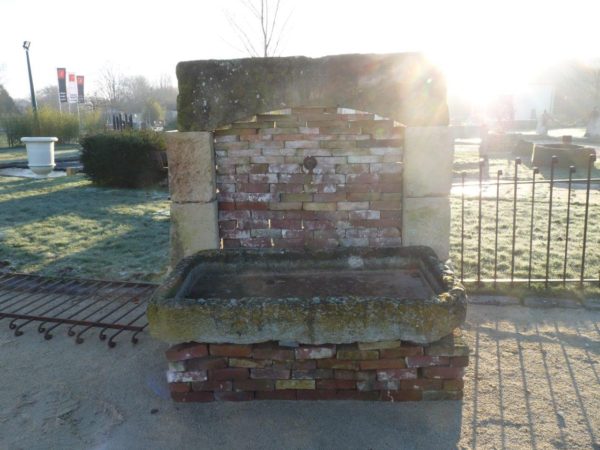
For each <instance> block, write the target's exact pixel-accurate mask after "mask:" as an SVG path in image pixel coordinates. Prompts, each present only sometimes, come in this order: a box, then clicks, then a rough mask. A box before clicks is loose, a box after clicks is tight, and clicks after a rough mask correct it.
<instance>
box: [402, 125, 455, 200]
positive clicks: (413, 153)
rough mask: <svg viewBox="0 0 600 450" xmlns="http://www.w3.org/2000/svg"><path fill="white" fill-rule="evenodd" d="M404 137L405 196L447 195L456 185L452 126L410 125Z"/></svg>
mask: <svg viewBox="0 0 600 450" xmlns="http://www.w3.org/2000/svg"><path fill="white" fill-rule="evenodd" d="M405 133H406V134H405V141H404V169H403V182H404V196H405V197H438V196H441V197H444V196H448V195H449V194H450V188H451V187H452V162H453V159H454V150H453V148H454V146H453V142H452V133H451V132H450V129H449V128H448V127H408V128H406V131H405Z"/></svg>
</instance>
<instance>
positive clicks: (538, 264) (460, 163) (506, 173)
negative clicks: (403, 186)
mask: <svg viewBox="0 0 600 450" xmlns="http://www.w3.org/2000/svg"><path fill="white" fill-rule="evenodd" d="M477 161H478V152H477V147H476V146H457V148H456V156H455V182H459V181H460V172H462V171H466V172H467V180H470V181H474V180H477V179H478V165H477ZM598 167H599V164H598V163H596V168H595V170H594V171H593V173H592V177H600V171H599V170H598ZM499 169H500V170H503V176H502V177H501V180H509V181H510V180H511V179H512V177H513V176H514V162H512V161H509V160H506V159H491V160H490V162H489V169H488V171H487V172H486V178H487V179H491V180H495V179H496V173H497V170H499ZM487 175H489V177H487ZM567 176H568V175H567V174H566V171H558V173H557V177H560V178H563V177H567ZM576 177H577V178H585V173H584V170H578V172H577V173H576ZM519 179H531V167H529V166H527V165H526V164H525V161H524V164H522V165H521V166H520V168H519ZM537 179H538V180H539V179H542V180H543V179H549V171H548V170H543V171H542V172H541V173H540V175H539V176H538V178H537ZM574 186H575V185H574ZM513 193H514V191H513V187H512V186H503V187H501V189H500V197H501V200H500V202H499V205H498V209H499V214H498V230H499V231H498V256H497V258H498V277H499V278H509V277H510V274H511V267H512V264H511V262H512V261H511V254H512V236H513V227H512V222H513ZM567 193H568V190H567V185H566V184H564V185H560V186H555V187H554V192H553V196H552V198H553V212H552V221H551V236H552V239H551V242H550V264H549V265H548V266H549V277H550V278H561V277H562V274H563V270H564V266H563V264H564V251H565V243H566V223H567V217H566V216H567ZM495 196H496V186H495V185H491V186H489V187H488V188H484V190H483V202H482V217H483V219H482V238H481V264H482V266H481V277H482V278H492V277H493V274H494V248H495V228H496V221H495V217H496V201H495ZM549 196H550V191H549V185H543V184H538V185H536V193H535V198H536V204H535V209H534V218H533V246H532V247H533V248H532V251H531V253H530V251H529V245H530V244H529V236H530V227H531V185H523V186H520V187H519V190H518V197H517V217H516V232H515V278H526V277H527V275H528V270H529V258H530V254H531V261H532V277H534V278H544V276H545V273H546V248H547V232H548V212H549ZM451 201H452V232H451V233H452V234H451V257H452V260H453V262H454V264H455V268H456V270H457V271H459V270H460V242H461V216H460V211H461V189H460V188H456V187H455V188H454V189H453V192H452V196H451ZM584 205H585V185H584V184H579V185H576V188H573V190H572V192H571V213H570V220H569V240H568V258H567V277H568V278H578V277H579V273H580V269H581V254H582V242H583V224H584V211H585V209H584ZM599 219H600V189H599V188H598V184H596V185H592V189H591V191H590V208H589V215H588V230H587V250H586V268H585V276H586V278H595V279H598V276H599V273H600V220H599ZM477 243H478V188H477V187H476V186H472V187H467V188H466V189H465V249H464V271H465V278H475V277H476V273H477ZM568 286H569V285H568ZM597 286H598V285H597V284H595V285H594V286H591V285H590V287H591V289H588V291H590V292H594V293H597V292H600V289H598V287H597ZM574 287H575V285H571V286H570V287H569V288H568V289H567V290H566V291H565V293H567V294H568V295H571V294H572V291H573V289H574ZM535 288H536V289H539V288H540V287H539V286H535ZM553 290H554V291H556V292H557V293H560V292H561V291H562V289H560V288H554V289H553Z"/></svg>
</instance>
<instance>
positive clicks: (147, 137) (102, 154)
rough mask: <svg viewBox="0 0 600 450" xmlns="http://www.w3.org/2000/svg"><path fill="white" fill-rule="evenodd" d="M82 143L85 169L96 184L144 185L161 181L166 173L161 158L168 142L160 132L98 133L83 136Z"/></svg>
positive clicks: (114, 185)
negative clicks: (160, 161) (160, 162)
mask: <svg viewBox="0 0 600 450" xmlns="http://www.w3.org/2000/svg"><path fill="white" fill-rule="evenodd" d="M81 146H82V152H81V162H82V163H83V170H84V172H85V173H86V174H87V175H88V176H89V177H90V178H91V180H92V181H93V182H94V183H96V184H99V185H102V186H111V187H126V188H133V187H144V186H150V185H152V184H155V183H157V182H159V181H160V180H162V179H163V178H164V176H165V173H164V170H163V169H162V167H161V165H160V164H159V163H158V160H159V159H160V153H161V152H163V151H165V150H166V145H165V141H164V138H163V137H162V135H160V134H158V133H154V132H151V131H143V132H139V131H128V132H107V133H99V134H94V135H90V136H86V137H84V138H82V139H81Z"/></svg>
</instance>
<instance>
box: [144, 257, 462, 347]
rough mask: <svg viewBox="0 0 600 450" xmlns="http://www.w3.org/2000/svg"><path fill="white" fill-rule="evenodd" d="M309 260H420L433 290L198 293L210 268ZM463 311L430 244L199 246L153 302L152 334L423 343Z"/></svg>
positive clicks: (368, 266) (327, 266) (285, 265)
mask: <svg viewBox="0 0 600 450" xmlns="http://www.w3.org/2000/svg"><path fill="white" fill-rule="evenodd" d="M308 267H310V268H311V269H313V270H315V271H320V272H321V273H323V274H327V273H337V272H339V271H342V270H348V269H353V270H357V268H361V269H362V270H363V271H364V275H363V276H364V277H368V276H369V273H370V271H373V270H382V269H385V270H388V269H392V268H398V269H402V268H404V269H408V268H413V270H414V268H415V267H422V269H421V271H422V272H419V274H418V276H419V277H421V278H422V279H423V282H424V283H427V284H430V285H431V286H432V287H433V288H435V291H431V293H430V294H427V295H424V296H420V295H416V296H414V297H411V296H405V295H397V296H394V295H391V294H385V295H384V294H364V293H363V294H360V295H359V294H354V293H353V291H352V290H350V291H346V290H344V288H343V286H340V289H339V293H336V294H333V293H331V292H330V291H324V293H323V295H315V293H314V292H311V293H310V295H302V294H301V293H299V294H296V295H290V296H284V295H282V296H277V295H276V294H270V295H257V294H254V293H253V291H251V290H250V291H248V292H242V291H239V292H238V291H237V290H234V291H232V293H231V294H228V293H226V292H225V291H224V290H223V289H216V291H215V292H220V293H221V294H219V295H217V294H214V295H213V294H211V295H210V296H207V297H198V296H197V295H194V294H193V292H194V285H195V283H196V281H197V280H198V279H204V278H206V279H210V277H209V276H206V274H210V273H213V274H217V273H218V274H221V275H222V274H225V275H226V276H222V277H221V279H222V280H226V279H229V280H234V279H235V278H236V276H238V274H243V273H248V272H249V271H255V272H257V273H277V272H279V273H292V274H293V273H298V272H301V271H303V270H306V269H307V268H308ZM417 272H418V271H416V270H415V275H417ZM217 283H218V282H217ZM230 284H232V285H233V284H234V283H233V281H231V282H230ZM465 317H466V298H465V294H464V289H463V288H462V286H461V285H460V284H459V283H458V282H455V280H454V276H453V275H452V272H451V271H450V270H449V269H448V268H447V267H446V266H444V265H442V264H441V263H440V262H439V260H438V259H437V258H436V256H435V255H434V254H433V251H432V250H431V249H429V248H427V247H409V248H407V247H404V248H386V249H369V248H366V249H357V248H351V249H349V248H344V249H335V250H330V251H327V252H324V251H321V252H318V251H315V252H306V251H292V250H285V251H282V250H270V251H268V250H265V249H254V250H221V251H205V252H200V253H198V254H197V255H195V256H193V257H190V258H187V259H185V260H183V261H181V263H180V264H179V265H178V266H177V267H176V268H175V270H173V272H172V273H171V275H170V276H169V278H168V279H167V280H166V281H165V283H163V285H162V286H161V287H160V288H159V289H158V290H157V291H156V293H155V294H154V296H153V298H152V299H151V301H150V304H149V306H148V320H149V323H150V330H151V333H152V335H153V336H155V337H157V338H159V339H162V340H165V341H167V342H171V343H177V342H188V341H196V342H205V343H224V342H226V343H232V344H251V343H257V342H266V341H293V342H298V343H301V344H326V343H338V344H341V343H353V342H357V341H358V342H379V341H392V340H403V341H410V342H414V343H418V344H426V343H431V342H434V341H437V340H439V339H441V338H442V337H444V336H447V335H448V334H450V333H452V330H454V329H455V328H457V327H459V326H460V325H461V324H462V323H463V322H464V320H465Z"/></svg>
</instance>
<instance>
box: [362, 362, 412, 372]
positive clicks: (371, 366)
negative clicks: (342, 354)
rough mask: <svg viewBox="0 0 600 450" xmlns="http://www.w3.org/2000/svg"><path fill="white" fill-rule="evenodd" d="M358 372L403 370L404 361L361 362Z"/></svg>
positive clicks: (404, 366)
mask: <svg viewBox="0 0 600 450" xmlns="http://www.w3.org/2000/svg"><path fill="white" fill-rule="evenodd" d="M359 364H360V370H375V369H405V368H406V363H405V362H404V359H378V360H374V361H361V362H360V363H359Z"/></svg>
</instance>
